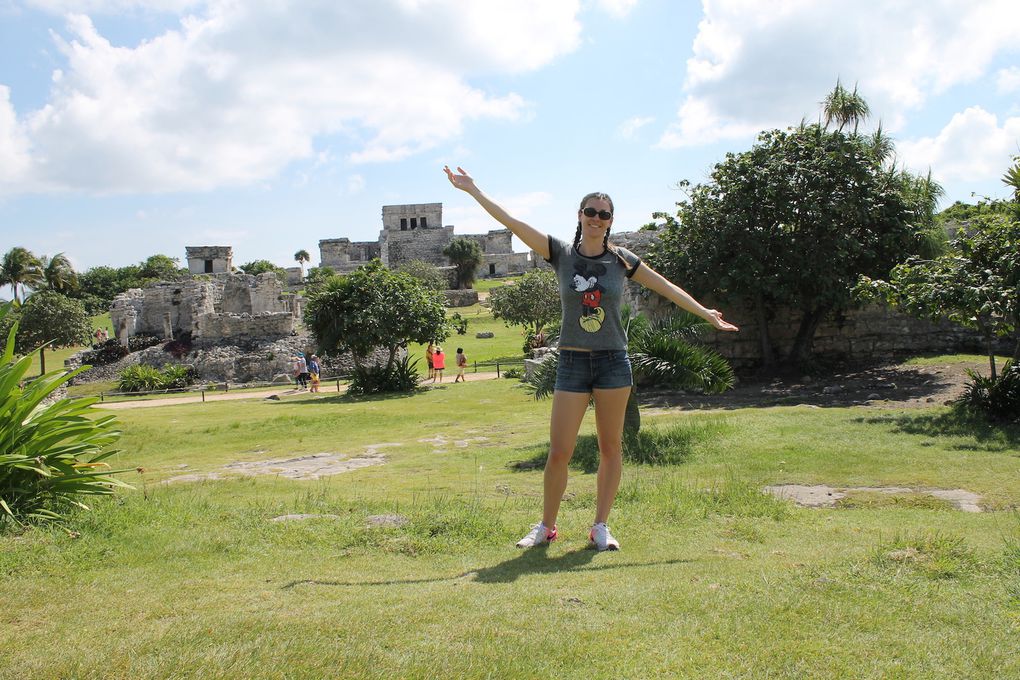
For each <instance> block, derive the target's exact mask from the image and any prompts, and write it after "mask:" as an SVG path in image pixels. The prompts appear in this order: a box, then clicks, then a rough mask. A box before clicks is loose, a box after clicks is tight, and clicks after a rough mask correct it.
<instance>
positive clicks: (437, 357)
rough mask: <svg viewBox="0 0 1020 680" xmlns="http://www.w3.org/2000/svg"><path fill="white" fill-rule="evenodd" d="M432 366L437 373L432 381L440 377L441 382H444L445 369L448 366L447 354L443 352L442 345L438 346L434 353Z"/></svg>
mask: <svg viewBox="0 0 1020 680" xmlns="http://www.w3.org/2000/svg"><path fill="white" fill-rule="evenodd" d="M432 368H433V369H435V375H434V376H433V378H432V382H435V381H436V378H439V382H443V369H445V368H446V355H445V354H444V353H443V348H442V347H438V346H437V347H436V353H435V354H433V355H432Z"/></svg>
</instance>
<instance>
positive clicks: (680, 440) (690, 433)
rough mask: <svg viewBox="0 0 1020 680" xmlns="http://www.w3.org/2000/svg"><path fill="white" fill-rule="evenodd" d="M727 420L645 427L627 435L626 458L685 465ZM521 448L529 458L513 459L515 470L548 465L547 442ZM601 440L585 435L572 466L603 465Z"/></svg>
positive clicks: (589, 470) (590, 467) (587, 468)
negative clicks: (600, 451) (697, 449)
mask: <svg viewBox="0 0 1020 680" xmlns="http://www.w3.org/2000/svg"><path fill="white" fill-rule="evenodd" d="M725 429H726V424H725V423H723V422H721V421H698V422H687V423H677V424H674V425H670V426H667V427H661V428H660V427H645V428H642V429H641V430H640V431H638V432H637V433H636V434H633V435H624V438H623V460H624V461H625V462H627V463H637V464H639V465H681V464H683V463H686V462H687V461H688V460H689V459H690V457H691V456H692V455H693V454H694V451H695V449H696V448H697V447H698V446H699V445H701V444H702V443H704V442H707V441H709V440H711V439H713V438H714V437H716V436H718V435H719V434H721V433H722V432H723V431H724V430H725ZM518 451H520V452H522V453H524V454H525V455H529V454H530V457H529V458H525V459H524V460H517V461H513V462H511V463H509V465H508V467H509V468H510V469H511V470H513V471H515V472H524V471H527V470H541V469H544V468H545V461H546V457H547V455H548V450H547V447H546V445H544V444H543V445H541V446H539V445H529V446H525V447H522V448H519V449H518ZM599 457H600V456H599V440H598V436H597V435H594V434H586V435H581V436H579V437H578V438H577V444H576V445H575V446H574V455H573V457H571V459H570V467H572V468H574V469H579V470H582V471H584V472H586V473H588V474H591V473H593V472H597V471H598V469H599Z"/></svg>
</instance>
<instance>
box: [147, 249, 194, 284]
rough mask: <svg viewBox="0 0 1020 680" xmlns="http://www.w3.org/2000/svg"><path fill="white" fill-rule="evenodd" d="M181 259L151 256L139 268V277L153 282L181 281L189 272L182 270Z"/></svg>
mask: <svg viewBox="0 0 1020 680" xmlns="http://www.w3.org/2000/svg"><path fill="white" fill-rule="evenodd" d="M180 262H181V261H180V259H179V258H176V257H170V256H169V255H160V254H156V255H150V256H149V257H147V258H146V259H145V261H144V262H142V263H141V265H140V266H139V267H140V269H139V272H138V275H139V277H141V278H143V279H149V280H153V281H179V280H181V279H182V278H184V277H185V276H187V273H188V270H187V269H186V268H181V266H180Z"/></svg>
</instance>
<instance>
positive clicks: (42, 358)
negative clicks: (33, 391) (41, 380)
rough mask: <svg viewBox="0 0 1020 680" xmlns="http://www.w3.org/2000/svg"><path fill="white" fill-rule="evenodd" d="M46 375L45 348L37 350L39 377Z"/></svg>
mask: <svg viewBox="0 0 1020 680" xmlns="http://www.w3.org/2000/svg"><path fill="white" fill-rule="evenodd" d="M45 374H46V346H45V345H44V346H42V347H40V348H39V375H40V376H43V375H45Z"/></svg>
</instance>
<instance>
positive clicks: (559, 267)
mask: <svg viewBox="0 0 1020 680" xmlns="http://www.w3.org/2000/svg"><path fill="white" fill-rule="evenodd" d="M443 169H444V171H445V172H446V176H447V177H448V178H449V180H450V183H451V184H452V185H453V186H454V187H456V188H457V189H460V190H461V191H464V192H466V193H467V194H468V195H470V196H471V197H472V198H474V199H475V200H476V201H477V202H478V204H479V205H480V206H482V208H484V209H485V211H486V212H488V213H489V215H491V216H492V217H493V218H494V219H495V220H496V221H497V222H499V223H500V224H502V225H503V226H505V227H506V228H507V229H509V230H510V231H511V232H513V234H514V235H515V236H517V238H519V239H521V241H523V242H524V244H525V245H526V246H528V247H529V248H531V249H532V250H534V251H535V252H536V253H538V254H539V255H541V256H542V257H543V258H544V259H545V260H546V261H547V262H549V263H551V264H552V266H553V269H554V270H555V272H556V276H557V279H558V280H559V286H560V300H561V308H562V319H561V332H560V342H559V368H558V369H557V373H556V387H555V390H554V392H553V404H552V416H551V419H550V428H549V431H550V433H549V457H548V459H547V460H546V464H545V477H544V494H543V506H542V521H541V522H539V523H538V524H536V525H535V526H533V527H532V529H531V531H530V532H528V534H527V535H526V536H525V537H524V538H522V539H521V540H520V541H519V542H518V543H517V546H518V547H520V548H530V547H534V546H537V545H543V544H546V543H548V542H549V541H551V540H553V539H555V538H556V536H557V528H556V517H557V515H558V514H559V510H560V502H561V501H562V499H563V493H564V491H566V488H567V464H568V463H569V462H570V458H571V456H573V455H574V446H575V444H576V443H577V432H578V430H579V429H580V427H581V420H582V419H583V418H584V413H585V411H586V410H587V408H588V400H589V398H594V401H595V427H596V430H597V431H598V441H599V469H598V475H597V482H596V484H597V493H596V501H595V522H594V524H593V525H592V528H591V531H590V532H589V533H588V540H589V542H590V543H591V544H594V546H595V547H596V548H597V549H598V550H617V549H619V547H620V544H619V542H618V541H617V540H616V539H615V538H614V537H613V535H612V534H611V533H610V531H609V527H608V526H607V524H606V521H607V520H608V519H609V512H610V510H611V509H612V507H613V501H614V500H615V498H616V492H617V489H618V488H619V486H620V476H621V474H622V471H623V418H624V412H625V410H626V407H627V399H628V397H629V396H630V392H631V387H632V385H633V375H632V373H631V366H630V359H629V358H628V357H627V336H626V333H625V332H624V330H623V323H622V321H621V319H620V299H621V297H622V295H623V288H624V281H625V278H630V279H632V280H633V281H636V282H638V283H639V284H641V285H642V286H645V287H646V288H649V289H650V290H653V291H655V292H656V293H659V294H660V295H662V296H664V297H665V298H666V299H668V300H670V301H671V302H673V303H674V304H676V305H678V306H680V307H682V308H683V309H686V310H687V311H689V312H691V313H693V314H696V315H697V316H700V317H701V318H703V319H705V320H706V321H708V322H709V323H711V324H712V326H714V327H715V328H717V329H719V330H723V331H735V330H737V327H736V326H734V325H733V324H731V323H729V322H727V321H724V320H723V318H722V313H721V312H718V311H716V310H714V309H707V308H706V307H704V306H703V305H702V304H701V303H699V302H698V301H697V300H695V299H694V298H693V297H691V296H690V295H689V294H688V293H687V292H686V291H684V290H683V289H682V288H680V287H679V286H677V285H675V284H673V283H671V282H670V281H669V280H667V279H666V278H664V277H663V276H662V275H661V274H659V273H657V272H655V271H654V270H653V269H651V268H650V267H648V266H647V265H645V264H643V263H642V262H641V259H640V258H639V257H638V256H637V255H635V254H634V253H632V252H630V251H629V250H627V249H626V248H620V247H617V246H614V245H612V244H610V243H609V230H610V228H611V227H612V224H613V210H614V209H613V201H612V199H610V198H609V196H608V195H606V194H602V193H593V194H588V195H587V196H585V197H584V198H583V199H582V200H581V205H580V207H579V208H578V211H577V231H576V233H575V234H574V241H573V243H567V242H565V241H561V240H559V239H557V238H555V237H553V236H550V235H547V234H544V233H542V232H541V231H539V230H537V229H535V228H534V227H532V226H531V225H529V224H526V223H524V222H521V221H520V220H518V219H516V218H514V217H512V216H511V215H510V214H509V213H508V212H507V211H506V210H504V209H503V208H502V207H500V206H499V205H497V204H496V203H495V202H493V201H492V199H490V198H489V197H488V196H486V195H485V194H484V193H482V191H481V189H479V188H478V186H477V185H476V184H475V182H474V180H473V179H472V178H471V177H470V176H469V175H468V174H467V173H466V172H465V171H464V170H463V169H462V168H457V172H456V173H454V172H453V171H452V170H450V168H449V167H444V168H443Z"/></svg>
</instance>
